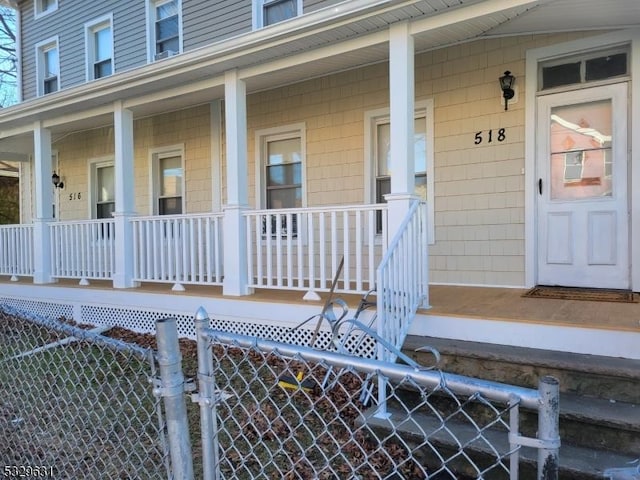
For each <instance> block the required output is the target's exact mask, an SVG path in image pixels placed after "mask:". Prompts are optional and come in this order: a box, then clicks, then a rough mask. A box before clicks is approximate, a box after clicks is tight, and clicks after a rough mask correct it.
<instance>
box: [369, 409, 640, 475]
mask: <svg viewBox="0 0 640 480" xmlns="http://www.w3.org/2000/svg"><path fill="white" fill-rule="evenodd" d="M388 412H389V413H391V416H390V418H388V419H380V418H376V417H374V416H373V413H375V411H374V409H371V410H370V411H368V412H367V413H366V414H365V418H366V422H367V425H368V426H369V427H371V428H373V429H374V430H377V431H378V432H379V434H380V435H382V436H385V435H386V434H387V433H388V432H389V431H395V432H396V433H398V434H399V435H401V436H402V438H403V439H404V440H405V441H406V442H407V444H408V445H410V446H411V447H412V448H416V449H417V450H418V452H417V453H416V455H417V456H418V457H419V458H420V461H421V462H422V464H423V465H426V466H427V467H430V468H432V469H434V470H437V469H439V468H441V466H442V464H441V459H440V456H442V457H444V458H449V455H450V456H455V457H456V458H455V459H454V460H451V461H449V462H448V463H447V467H448V468H450V469H451V470H452V471H453V472H455V474H457V475H467V476H470V477H472V478H475V477H476V476H477V474H478V472H477V470H475V468H474V467H473V465H472V462H473V463H474V464H475V465H477V466H479V467H480V468H482V469H489V468H490V467H491V465H494V464H495V462H496V460H495V451H494V450H493V449H492V448H491V447H489V445H492V446H493V447H494V448H495V449H496V450H497V451H499V452H507V451H509V445H508V437H507V434H506V431H504V430H499V429H497V428H490V429H487V430H485V431H484V432H483V439H481V440H474V439H475V438H476V437H477V430H476V429H475V428H473V427H472V426H471V425H470V424H469V422H461V421H458V420H448V421H447V423H446V427H447V428H446V429H445V428H442V424H441V423H440V421H439V419H438V418H437V417H436V416H434V415H430V414H428V413H422V412H419V411H418V412H417V411H412V412H411V414H410V415H408V414H407V413H406V410H404V409H399V408H396V407H394V404H393V402H391V403H390V404H389V405H388ZM425 436H426V437H428V440H429V443H430V444H431V445H434V446H437V448H438V454H434V451H433V449H432V448H431V447H429V446H427V445H425ZM454 437H455V438H456V439H457V440H458V441H459V442H461V443H463V444H464V443H468V446H467V447H466V448H465V455H454V454H455V453H456V452H457V449H456V447H457V443H456V441H454ZM518 455H519V460H520V462H519V473H520V479H522V480H528V479H532V480H533V479H535V478H536V474H537V450H536V449H532V448H528V447H522V448H521V449H520V450H519V452H518ZM636 458H637V456H634V455H623V454H619V453H615V452H611V451H605V450H598V449H593V448H586V447H581V446H576V445H571V444H565V443H563V444H562V446H561V447H560V454H559V470H560V476H559V478H560V480H596V479H598V480H602V479H603V478H604V477H603V474H604V472H605V471H606V470H607V469H610V468H616V467H624V466H627V465H629V463H630V462H633V461H634V460H635V459H636ZM470 460H471V461H470ZM504 464H505V465H506V466H508V465H509V460H508V459H505V460H504ZM484 478H486V479H496V480H498V479H508V478H509V475H508V473H507V472H506V471H505V469H504V468H502V467H496V468H493V469H490V470H488V471H487V473H486V474H485V475H484Z"/></svg>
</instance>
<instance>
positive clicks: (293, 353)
mask: <svg viewBox="0 0 640 480" xmlns="http://www.w3.org/2000/svg"><path fill="white" fill-rule="evenodd" d="M201 335H202V337H203V338H204V339H205V340H207V341H209V342H219V343H222V344H226V345H231V346H238V347H241V348H257V349H259V350H261V351H262V352H265V353H271V352H277V353H279V354H280V355H283V356H285V357H297V356H300V357H301V358H303V359H304V360H305V361H307V362H317V363H328V364H330V365H332V366H334V367H338V368H349V367H353V368H356V369H357V370H358V371H360V372H362V373H365V374H381V375H383V376H385V377H387V378H389V379H391V380H394V381H402V380H403V379H405V378H407V377H411V378H412V379H414V380H415V381H416V382H418V383H420V384H421V385H424V386H427V387H432V388H435V387H437V386H439V385H443V384H444V385H446V387H447V388H448V389H449V390H451V391H452V392H454V393H456V394H459V395H473V394H475V393H480V394H481V395H483V397H485V398H487V399H488V400H491V401H496V402H500V403H503V404H508V403H509V402H510V401H512V399H513V398H514V397H516V398H518V399H519V400H520V404H521V405H522V406H523V407H527V408H531V409H534V410H538V408H539V407H540V401H541V397H540V393H539V392H538V390H534V389H530V388H524V387H517V386H513V385H506V384H503V383H498V382H492V381H488V380H481V379H477V378H471V377H465V376H463V375H456V374H450V373H444V372H441V371H438V370H426V369H425V370H421V369H416V368H413V367H411V366H408V365H401V364H397V363H389V362H381V361H379V360H374V359H370V358H362V357H356V356H351V355H344V354H340V353H337V352H331V351H326V350H316V349H314V348H310V347H303V346H298V345H292V344H287V343H279V342H275V341H272V340H264V339H260V338H257V337H252V336H247V335H240V334H234V333H228V332H223V331H219V330H214V329H212V328H205V329H203V330H201Z"/></svg>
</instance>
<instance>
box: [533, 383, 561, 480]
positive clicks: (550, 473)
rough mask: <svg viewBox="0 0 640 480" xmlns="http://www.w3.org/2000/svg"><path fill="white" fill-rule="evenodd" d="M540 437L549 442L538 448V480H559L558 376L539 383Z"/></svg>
mask: <svg viewBox="0 0 640 480" xmlns="http://www.w3.org/2000/svg"><path fill="white" fill-rule="evenodd" d="M538 391H539V392H540V410H539V411H538V438H539V439H540V440H542V441H543V442H547V444H548V446H547V447H546V448H540V449H538V480H558V450H559V447H560V430H559V424H560V387H559V382H558V380H557V379H556V378H554V377H551V376H545V377H542V378H541V379H540V382H539V384H538Z"/></svg>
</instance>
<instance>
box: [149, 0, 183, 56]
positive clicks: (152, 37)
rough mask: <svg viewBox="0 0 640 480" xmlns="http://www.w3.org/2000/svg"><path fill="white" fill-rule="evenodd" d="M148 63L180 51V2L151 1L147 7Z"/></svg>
mask: <svg viewBox="0 0 640 480" xmlns="http://www.w3.org/2000/svg"><path fill="white" fill-rule="evenodd" d="M147 28H148V35H149V53H150V61H153V60H161V59H163V58H168V57H171V56H173V55H175V54H177V53H180V52H181V51H182V4H181V1H180V0H155V1H154V0H152V1H150V2H149V6H148V26H147Z"/></svg>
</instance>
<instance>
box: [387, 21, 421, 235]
mask: <svg viewBox="0 0 640 480" xmlns="http://www.w3.org/2000/svg"><path fill="white" fill-rule="evenodd" d="M414 76H415V75H414V47H413V37H412V36H411V34H410V33H409V23H408V22H401V23H397V24H394V25H392V26H391V28H390V31H389V113H390V124H391V125H390V129H391V145H390V152H391V165H390V170H391V193H389V194H387V195H386V196H385V199H386V200H387V202H388V204H389V223H388V228H389V236H388V238H389V240H391V239H392V238H393V236H394V235H395V234H396V232H397V231H398V229H399V227H400V224H401V223H402V221H403V220H404V217H405V216H406V214H407V212H408V211H409V206H410V204H411V200H412V199H414V198H417V197H416V196H415V195H414V191H415V180H414V172H415V167H414V163H415V160H414V158H413V157H414V146H413V136H414V133H413V125H414V109H415V107H414V103H415V101H414V96H415V93H414V90H415V88H414V81H415V80H414Z"/></svg>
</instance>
